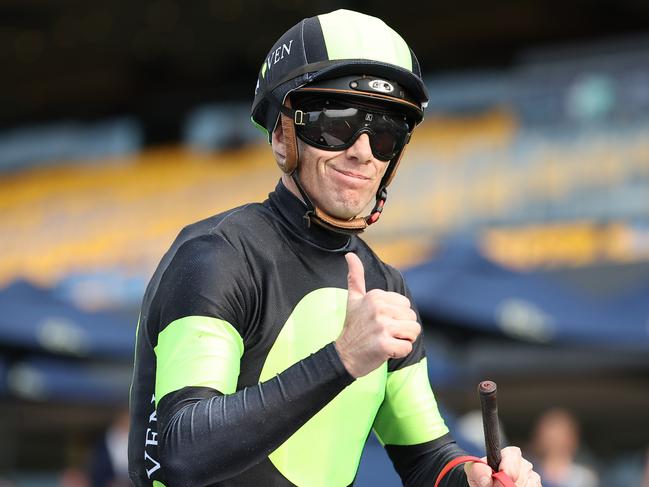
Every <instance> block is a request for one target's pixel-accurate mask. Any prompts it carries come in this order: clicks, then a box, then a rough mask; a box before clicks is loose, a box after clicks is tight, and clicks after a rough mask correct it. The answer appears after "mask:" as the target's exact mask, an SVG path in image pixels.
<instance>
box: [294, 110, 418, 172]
mask: <svg viewBox="0 0 649 487" xmlns="http://www.w3.org/2000/svg"><path fill="white" fill-rule="evenodd" d="M300 112H301V115H300V114H298V116H297V117H296V125H295V127H296V132H297V135H298V136H299V137H300V138H301V139H302V140H303V141H305V142H306V143H308V144H310V145H313V146H314V147H318V148H320V149H324V150H344V149H347V148H349V147H351V146H352V145H353V144H354V142H355V141H356V139H357V138H358V137H359V136H360V135H361V134H363V133H367V134H368V136H369V139H370V147H371V148H372V154H373V155H374V157H376V158H377V159H379V160H382V161H389V160H391V159H393V158H394V157H395V156H396V155H397V154H398V153H399V151H400V150H401V149H402V148H403V146H404V145H405V143H406V140H407V138H408V134H409V133H410V126H409V124H408V121H407V118H406V117H405V116H403V115H399V114H396V113H380V112H372V111H367V110H363V109H361V108H355V107H325V108H323V109H320V110H312V111H311V110H304V111H300ZM299 122H301V123H299Z"/></svg>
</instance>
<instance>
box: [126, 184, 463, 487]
mask: <svg viewBox="0 0 649 487" xmlns="http://www.w3.org/2000/svg"><path fill="white" fill-rule="evenodd" d="M305 211H306V210H305V206H304V205H303V203H302V202H301V201H300V200H299V199H297V198H296V197H295V196H294V195H293V194H292V193H290V192H289V191H288V190H287V189H286V188H285V187H284V186H283V184H282V183H281V182H280V183H279V185H278V186H277V188H276V190H275V191H274V192H273V193H271V194H270V195H269V199H268V200H266V201H265V202H264V203H261V204H250V205H247V206H243V207H240V208H236V209H233V210H230V211H228V212H225V213H223V214H220V215H217V216H214V217H212V218H209V219H207V220H203V221H201V222H198V223H195V224H193V225H190V226H188V227H186V228H185V229H184V230H183V231H182V232H181V233H180V235H179V236H178V238H177V239H176V241H175V242H174V243H173V245H172V247H171V249H170V250H169V251H168V252H167V254H166V255H165V256H164V257H163V259H162V262H161V263H160V265H159V267H158V269H157V270H156V272H155V274H154V276H153V278H152V280H151V282H150V283H149V286H148V288H147V290H146V293H145V296H144V302H143V305H142V312H141V315H140V323H139V326H138V337H137V345H136V358H135V371H134V376H133V384H132V387H131V431H130V436H129V471H130V475H131V478H132V480H133V482H134V483H135V485H136V486H151V485H153V486H167V487H173V486H192V487H197V486H211V485H216V486H253V485H254V486H293V485H297V486H309V487H312V486H316V487H317V486H327V487H332V486H347V485H350V484H352V483H353V481H354V477H355V475H356V470H357V467H358V463H359V459H360V457H361V453H362V450H363V446H364V444H365V441H366V439H367V437H368V435H369V434H370V431H371V430H372V429H373V430H374V432H375V433H376V435H377V436H378V438H379V440H380V441H381V442H382V443H383V444H384V445H385V447H386V449H387V451H388V454H389V455H390V457H391V459H392V461H393V463H394V464H395V467H396V469H397V471H398V472H399V474H400V475H401V477H402V479H403V481H404V484H406V485H432V482H433V480H434V478H435V476H436V475H437V472H438V471H439V470H440V469H441V468H442V467H443V466H444V465H445V464H446V463H447V462H448V461H449V460H450V459H452V458H453V457H455V456H458V455H460V454H462V453H463V452H462V451H461V450H460V449H459V448H457V446H456V445H455V443H454V442H453V440H452V438H450V436H449V434H448V429H447V427H446V426H445V424H444V421H443V419H442V418H441V417H440V414H439V412H438V409H437V405H436V402H435V398H434V396H433V393H432V391H431V388H430V385H429V381H428V376H427V373H426V359H425V356H424V349H423V346H422V341H421V338H419V339H418V340H417V342H416V343H415V345H414V347H413V351H412V353H411V354H410V355H408V356H407V357H405V358H402V359H395V360H389V361H388V362H387V363H385V364H383V365H382V366H381V367H379V368H378V369H376V370H375V371H373V372H372V373H370V374H369V375H367V376H365V377H362V378H359V379H356V380H354V379H353V378H352V377H351V376H350V375H349V374H348V373H347V371H346V370H345V368H344V366H343V364H342V362H341V361H340V358H339V356H338V354H337V352H336V350H335V348H334V346H333V341H334V340H335V339H336V338H337V337H338V335H339V334H340V332H341V330H342V327H343V323H344V318H345V308H346V303H347V263H346V261H345V258H344V255H345V253H346V252H349V251H351V252H355V253H356V254H357V255H358V256H359V257H360V259H361V260H362V262H363V265H364V267H365V279H366V286H367V289H368V290H369V289H376V288H379V289H384V290H388V291H394V292H398V293H402V294H404V295H408V291H407V289H406V287H405V284H404V282H403V278H402V277H401V275H400V274H399V273H398V272H397V271H396V270H395V269H393V268H391V267H389V266H387V265H385V264H384V263H382V262H381V261H380V260H379V259H378V258H377V257H376V255H375V254H374V253H372V251H371V250H370V249H369V247H368V246H367V245H366V244H365V243H364V242H363V241H362V240H361V239H360V238H358V237H348V236H344V235H340V234H336V233H333V232H330V231H328V230H325V229H324V228H321V227H318V226H314V225H312V226H310V227H309V226H308V225H307V221H306V220H305V219H304V215H305ZM460 470H461V469H460ZM460 470H458V471H456V472H454V473H453V475H451V476H449V477H447V479H448V480H447V481H446V485H466V480H465V478H464V474H463V473H462V472H461V471H460Z"/></svg>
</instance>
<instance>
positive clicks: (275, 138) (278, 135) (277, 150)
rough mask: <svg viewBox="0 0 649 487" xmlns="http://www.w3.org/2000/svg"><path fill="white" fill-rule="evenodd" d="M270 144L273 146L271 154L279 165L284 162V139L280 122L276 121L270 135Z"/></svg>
mask: <svg viewBox="0 0 649 487" xmlns="http://www.w3.org/2000/svg"><path fill="white" fill-rule="evenodd" d="M271 145H272V147H273V156H274V157H275V160H276V161H277V164H278V165H279V166H280V167H284V165H285V164H286V141H285V138H284V130H283V129H282V124H281V123H278V124H277V126H276V127H275V130H273V134H272V136H271Z"/></svg>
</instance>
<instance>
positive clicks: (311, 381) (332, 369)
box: [158, 344, 353, 487]
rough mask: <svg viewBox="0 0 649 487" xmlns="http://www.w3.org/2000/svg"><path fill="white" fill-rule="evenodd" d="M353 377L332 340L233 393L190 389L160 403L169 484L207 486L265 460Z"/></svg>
mask: <svg viewBox="0 0 649 487" xmlns="http://www.w3.org/2000/svg"><path fill="white" fill-rule="evenodd" d="M352 381H353V378H352V377H351V376H350V375H349V374H348V373H347V371H346V370H345V368H344V366H343V364H342V362H341V361H340V358H339V357H338V354H337V352H336V350H335V348H334V346H333V344H330V345H327V346H326V347H324V348H323V349H321V350H320V351H318V352H316V353H315V354H313V355H311V356H310V357H308V358H306V359H304V360H302V361H300V362H298V363H297V364H295V365H294V366H292V367H290V368H288V369H287V370H285V371H284V372H282V373H280V374H278V375H277V376H275V378H273V379H271V380H269V381H267V382H264V383H261V384H258V385H257V386H253V387H248V388H245V389H242V390H240V391H237V392H235V393H232V394H227V395H222V394H219V393H218V392H216V391H215V390H214V389H210V388H196V387H191V388H185V389H181V390H179V391H177V392H174V393H171V394H169V395H167V396H165V397H163V398H162V400H161V401H160V402H159V404H158V418H159V419H158V420H159V422H160V431H161V438H160V443H159V445H160V446H159V451H160V453H161V460H162V464H163V466H164V468H165V476H166V481H167V487H174V486H193V487H196V486H203V485H210V484H212V483H215V482H218V481H220V480H223V479H227V478H228V477H230V476H233V475H236V474H238V473H240V472H242V471H243V470H245V469H246V468H248V467H250V466H252V465H255V464H256V463H258V462H260V461H261V460H262V459H263V458H264V457H266V456H268V454H269V453H270V452H272V451H273V450H274V449H275V448H277V447H278V446H279V445H280V444H282V443H283V442H284V441H285V440H286V439H287V438H288V437H289V436H290V435H292V434H293V433H294V432H295V431H296V430H297V429H298V428H299V427H300V426H302V425H303V424H304V423H305V422H306V421H307V420H309V419H310V418H311V417H312V416H313V415H314V414H316V413H317V412H318V411H319V410H320V409H322V408H323V407H324V406H325V405H326V404H327V403H328V402H329V401H330V400H331V399H333V398H334V397H335V396H336V395H337V394H338V393H339V392H340V391H341V390H342V389H344V388H345V387H346V386H347V385H348V384H350V383H351V382H352Z"/></svg>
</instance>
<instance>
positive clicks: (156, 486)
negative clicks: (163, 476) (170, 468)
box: [153, 480, 165, 487]
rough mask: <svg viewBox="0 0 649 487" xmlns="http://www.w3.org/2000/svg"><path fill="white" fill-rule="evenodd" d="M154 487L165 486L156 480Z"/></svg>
mask: <svg viewBox="0 0 649 487" xmlns="http://www.w3.org/2000/svg"><path fill="white" fill-rule="evenodd" d="M153 487H165V484H163V483H162V482H160V481H159V480H154V481H153Z"/></svg>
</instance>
